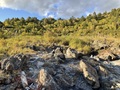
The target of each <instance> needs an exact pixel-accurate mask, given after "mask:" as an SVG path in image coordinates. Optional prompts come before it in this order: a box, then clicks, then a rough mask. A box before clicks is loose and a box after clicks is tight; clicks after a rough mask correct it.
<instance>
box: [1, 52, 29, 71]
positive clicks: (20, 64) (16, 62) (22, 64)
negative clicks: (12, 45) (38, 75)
mask: <svg viewBox="0 0 120 90" xmlns="http://www.w3.org/2000/svg"><path fill="white" fill-rule="evenodd" d="M29 58H30V57H29V55H22V54H18V55H15V56H11V57H10V58H7V59H3V60H2V61H1V69H2V70H5V71H13V70H18V69H26V67H27V61H28V60H29Z"/></svg>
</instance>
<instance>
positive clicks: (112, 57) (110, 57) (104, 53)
mask: <svg viewBox="0 0 120 90" xmlns="http://www.w3.org/2000/svg"><path fill="white" fill-rule="evenodd" d="M98 57H99V58H100V59H102V60H109V61H111V60H115V59H116V58H117V56H116V55H115V54H113V53H112V52H111V51H108V50H103V51H101V52H100V53H99V54H98Z"/></svg>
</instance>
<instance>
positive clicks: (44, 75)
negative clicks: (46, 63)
mask: <svg viewBox="0 0 120 90" xmlns="http://www.w3.org/2000/svg"><path fill="white" fill-rule="evenodd" d="M38 81H39V83H40V84H41V85H42V86H43V87H44V89H46V90H59V86H58V85H57V84H56V83H55V81H54V79H53V77H52V76H51V75H50V74H49V73H48V72H47V70H45V69H41V70H40V72H39V75H38Z"/></svg>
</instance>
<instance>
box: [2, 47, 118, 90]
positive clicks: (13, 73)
mask: <svg viewBox="0 0 120 90" xmlns="http://www.w3.org/2000/svg"><path fill="white" fill-rule="evenodd" d="M64 51H66V52H64ZM106 53H107V54H106ZM101 55H102V56H103V58H102V57H101ZM104 55H105V57H107V59H106V58H104ZM113 55H114V54H112V53H111V52H105V53H103V52H102V54H101V53H100V54H98V55H96V56H94V55H93V56H91V57H90V56H89V55H88V56H86V55H82V54H79V53H78V52H77V51H75V50H73V49H70V48H68V49H66V50H63V48H62V47H56V48H53V50H51V52H47V51H43V50H42V52H40V51H39V53H38V54H35V55H32V54H31V55H24V54H17V55H14V56H11V57H8V58H6V59H3V60H1V62H0V90H119V89H120V60H119V59H120V58H118V57H117V58H115V56H119V55H115V56H113ZM109 56H111V58H109ZM78 57H79V58H78ZM101 58H102V59H101ZM114 58H115V59H114Z"/></svg>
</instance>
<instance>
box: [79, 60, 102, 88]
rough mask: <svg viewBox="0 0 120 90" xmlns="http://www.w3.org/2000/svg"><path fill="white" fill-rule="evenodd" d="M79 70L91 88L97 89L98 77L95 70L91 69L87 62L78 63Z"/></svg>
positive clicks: (98, 85)
mask: <svg viewBox="0 0 120 90" xmlns="http://www.w3.org/2000/svg"><path fill="white" fill-rule="evenodd" d="M80 69H81V70H82V72H83V74H84V77H85V78H86V80H87V82H88V83H89V84H90V85H92V86H93V88H99V87H100V84H99V76H98V74H97V71H96V70H95V68H93V67H92V66H91V65H90V64H89V63H88V62H87V61H85V60H81V61H80Z"/></svg>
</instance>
